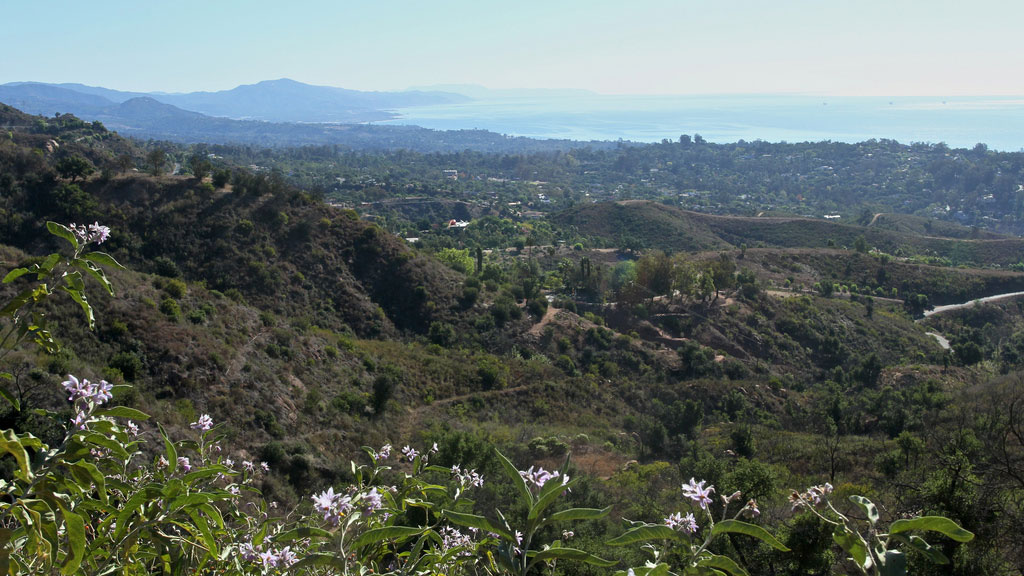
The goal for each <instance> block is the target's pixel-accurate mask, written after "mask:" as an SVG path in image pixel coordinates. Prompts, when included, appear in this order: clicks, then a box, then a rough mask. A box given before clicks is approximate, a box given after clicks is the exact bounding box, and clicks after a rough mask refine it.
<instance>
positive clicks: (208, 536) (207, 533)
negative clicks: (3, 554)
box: [188, 510, 217, 556]
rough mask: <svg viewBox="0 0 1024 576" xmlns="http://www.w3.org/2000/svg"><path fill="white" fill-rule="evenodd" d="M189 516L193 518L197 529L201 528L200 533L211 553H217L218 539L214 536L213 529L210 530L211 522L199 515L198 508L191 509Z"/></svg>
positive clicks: (214, 554)
mask: <svg viewBox="0 0 1024 576" xmlns="http://www.w3.org/2000/svg"><path fill="white" fill-rule="evenodd" d="M188 517H189V518H191V519H192V523H193V524H194V525H195V527H196V529H197V530H199V534H200V535H201V536H202V538H203V544H204V545H205V546H206V550H207V552H208V553H209V554H211V555H213V556H216V555H217V539H216V538H214V537H213V531H211V530H210V523H209V522H208V521H207V520H206V519H205V518H203V517H202V516H200V515H199V513H198V512H197V511H196V510H189V511H188Z"/></svg>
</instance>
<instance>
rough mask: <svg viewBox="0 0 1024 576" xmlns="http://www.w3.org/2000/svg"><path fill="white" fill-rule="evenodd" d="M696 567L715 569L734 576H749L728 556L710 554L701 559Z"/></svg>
mask: <svg viewBox="0 0 1024 576" xmlns="http://www.w3.org/2000/svg"><path fill="white" fill-rule="evenodd" d="M697 565H698V566H706V567H708V568H716V569H718V570H721V571H723V572H726V573H728V574H734V575H735V576H749V575H748V574H747V571H746V570H744V569H743V568H742V567H741V566H740V565H739V564H737V563H736V562H735V561H734V560H733V559H732V558H729V557H728V556H719V555H717V554H712V555H711V556H707V557H704V558H701V559H700V561H699V562H698V563H697Z"/></svg>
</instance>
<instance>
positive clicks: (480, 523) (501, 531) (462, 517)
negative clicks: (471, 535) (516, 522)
mask: <svg viewBox="0 0 1024 576" xmlns="http://www.w3.org/2000/svg"><path fill="white" fill-rule="evenodd" d="M441 514H443V515H444V517H445V518H447V519H448V520H450V521H452V522H454V523H455V524H458V525H459V526H465V527H466V528H476V529H478V530H485V531H487V532H494V533H495V534H497V535H499V536H501V537H502V538H504V539H505V540H514V539H515V537H514V536H512V533H511V532H509V531H508V530H506V529H505V528H504V527H501V528H499V527H498V526H495V525H494V524H492V523H491V521H490V520H488V519H487V518H484V517H483V516H477V515H476V514H466V513H464V512H455V511H453V510H442V511H441Z"/></svg>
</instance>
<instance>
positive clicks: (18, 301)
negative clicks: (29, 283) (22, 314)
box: [0, 288, 38, 316]
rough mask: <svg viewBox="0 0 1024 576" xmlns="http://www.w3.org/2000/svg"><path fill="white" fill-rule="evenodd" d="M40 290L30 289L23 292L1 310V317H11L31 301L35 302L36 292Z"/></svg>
mask: <svg viewBox="0 0 1024 576" xmlns="http://www.w3.org/2000/svg"><path fill="white" fill-rule="evenodd" d="M37 290H38V288H28V289H25V290H22V291H21V292H20V293H18V295H17V296H15V297H14V299H12V300H11V301H10V302H8V303H7V305H6V306H4V307H3V308H0V316H11V315H13V314H14V313H15V312H17V311H18V309H19V308H21V307H22V306H24V305H25V304H27V303H28V301H29V300H33V299H34V298H35V297H36V291H37Z"/></svg>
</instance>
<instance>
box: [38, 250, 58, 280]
mask: <svg viewBox="0 0 1024 576" xmlns="http://www.w3.org/2000/svg"><path fill="white" fill-rule="evenodd" d="M57 262H60V254H59V253H56V252H55V253H53V254H50V255H49V256H47V257H46V259H45V260H43V261H42V262H41V263H39V264H36V265H35V266H33V268H35V269H34V270H32V272H35V273H37V274H39V278H43V277H45V276H47V275H49V274H50V272H53V267H54V266H56V265H57Z"/></svg>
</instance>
